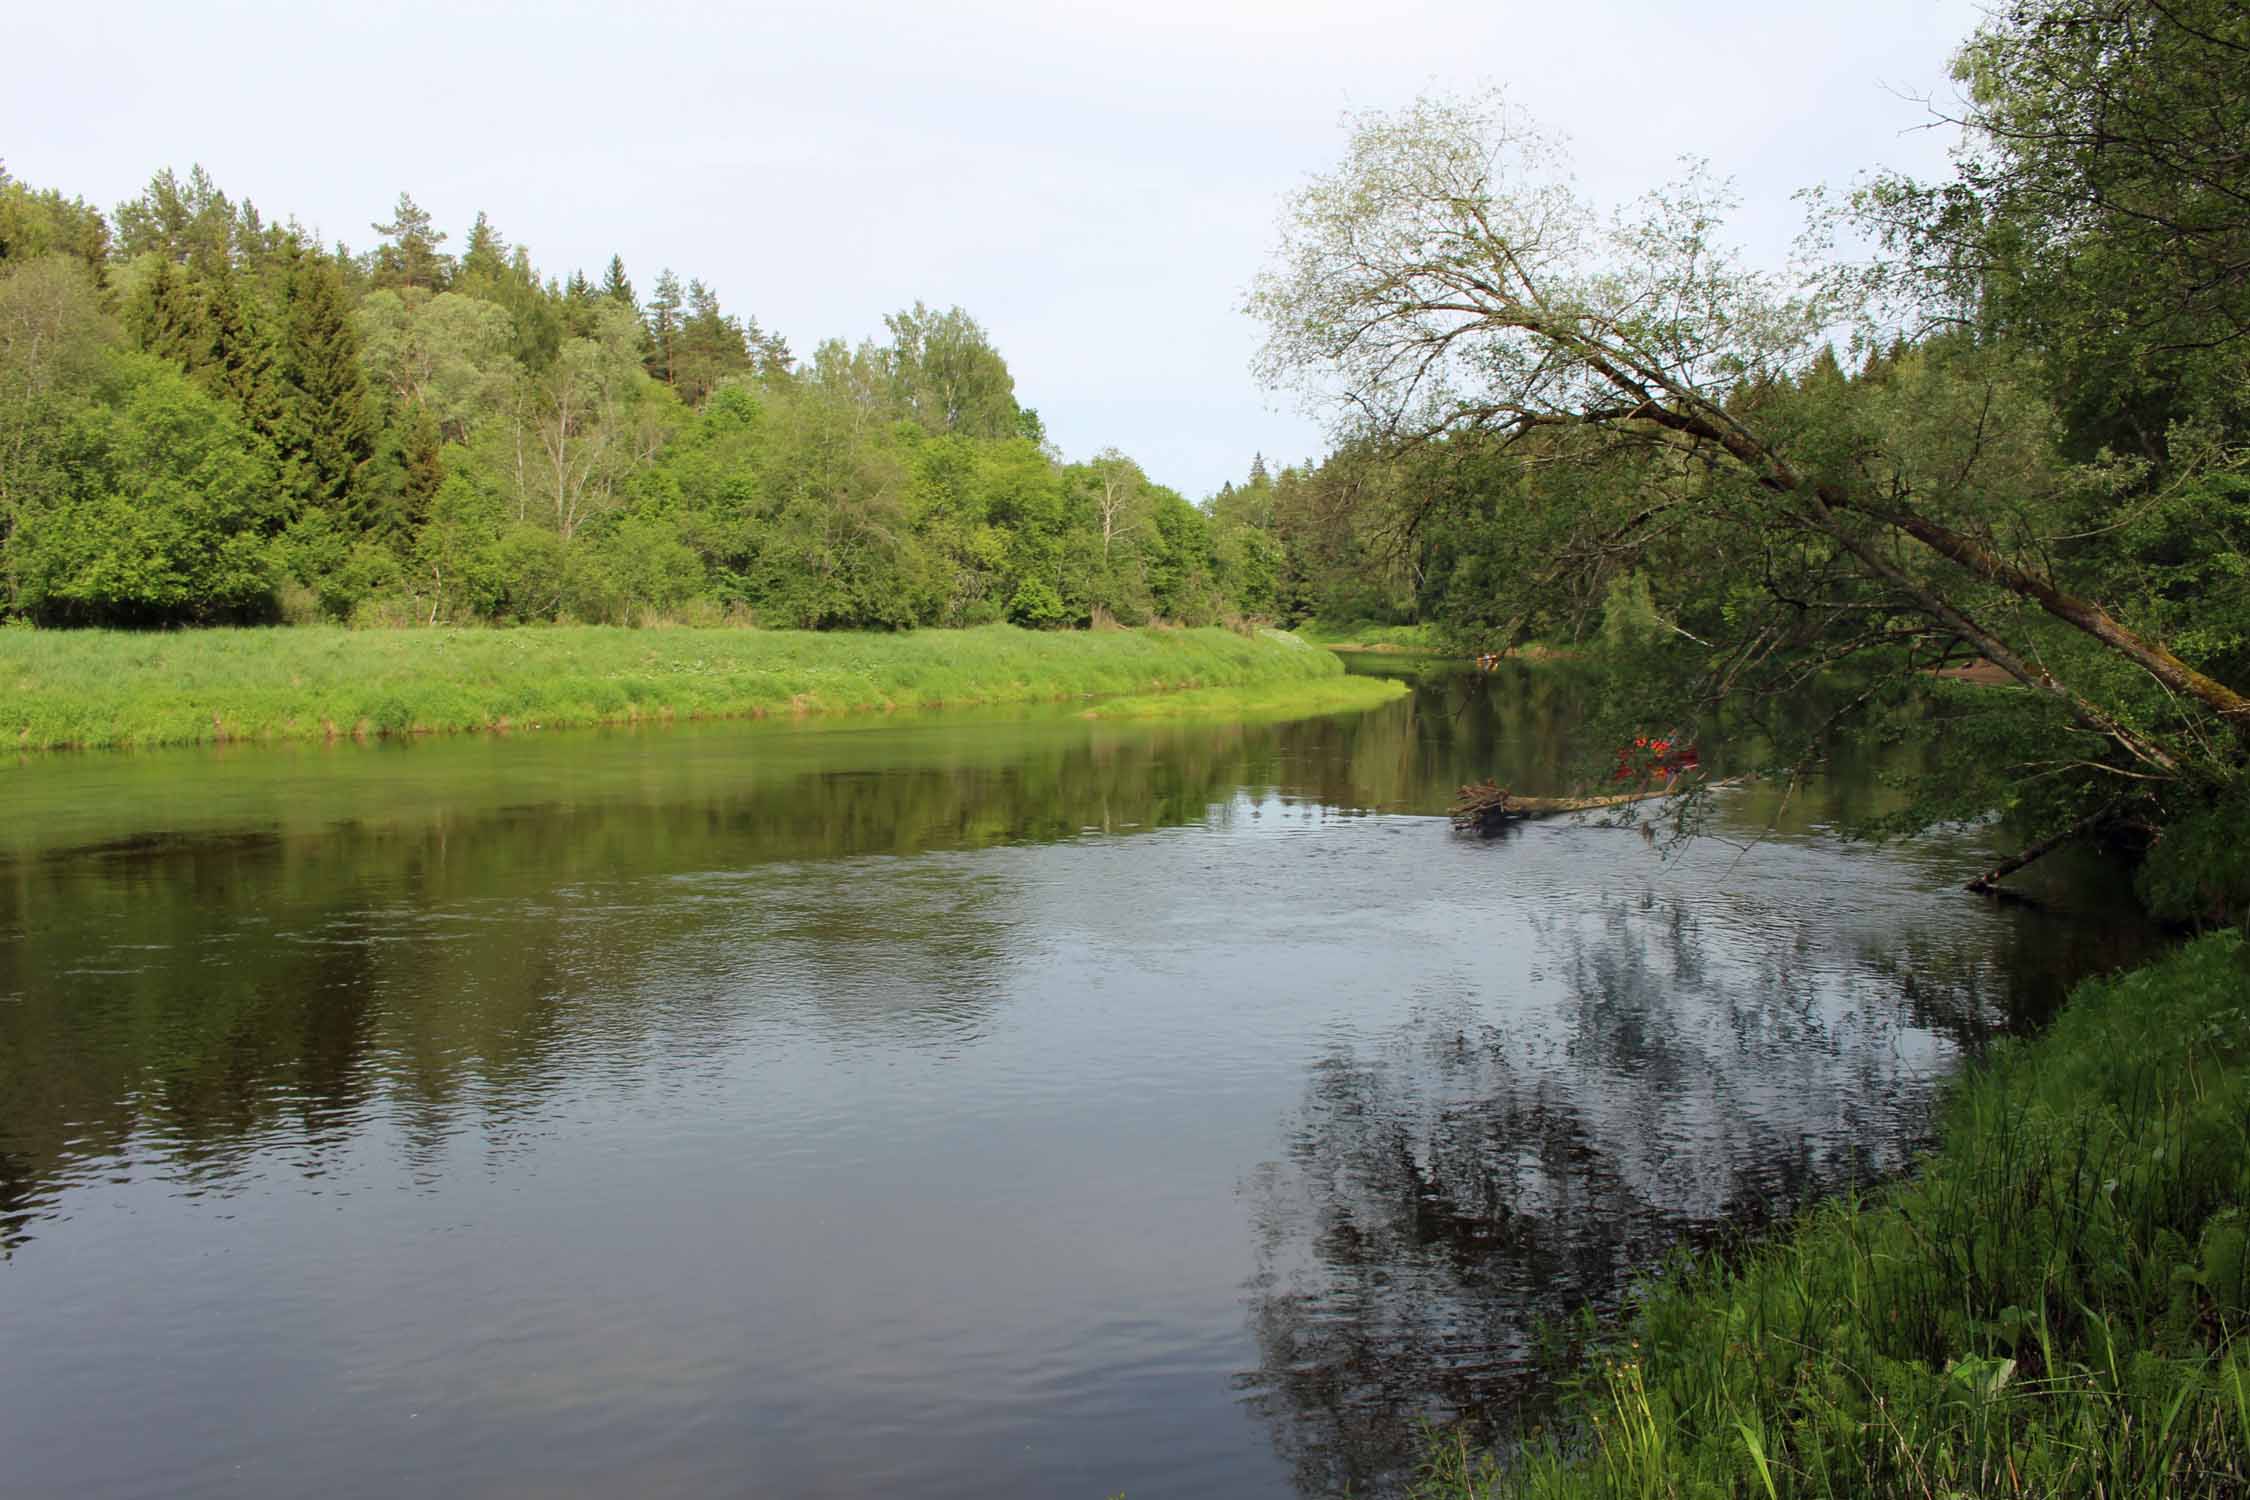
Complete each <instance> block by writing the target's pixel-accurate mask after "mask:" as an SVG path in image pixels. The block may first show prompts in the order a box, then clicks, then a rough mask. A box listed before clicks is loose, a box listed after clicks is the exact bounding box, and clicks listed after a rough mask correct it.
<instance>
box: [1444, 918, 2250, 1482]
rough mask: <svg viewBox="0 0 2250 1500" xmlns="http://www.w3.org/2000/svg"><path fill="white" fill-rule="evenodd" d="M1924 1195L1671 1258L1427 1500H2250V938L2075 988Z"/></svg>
mask: <svg viewBox="0 0 2250 1500" xmlns="http://www.w3.org/2000/svg"><path fill="white" fill-rule="evenodd" d="M1941 1139H1942V1144H1941V1145H1940V1147H1939V1149H1938V1150H1937V1151H1936V1153H1935V1154H1934V1155H1932V1156H1931V1157H1929V1158H1928V1159H1927V1160H1926V1161H1925V1162H1924V1163H1923V1165H1922V1167H1921V1170H1920V1171H1919V1172H1918V1173H1917V1174H1916V1175H1915V1176H1914V1177H1913V1178H1912V1179H1911V1180H1909V1181H1907V1182H1904V1183H1901V1184H1898V1185H1896V1186H1894V1187H1892V1188H1890V1189H1888V1190H1886V1191H1884V1192H1882V1193H1879V1194H1877V1195H1874V1196H1873V1197H1872V1198H1870V1199H1868V1200H1866V1201H1861V1202H1851V1201H1846V1202H1836V1203H1832V1204H1829V1205H1827V1206H1825V1207H1823V1208H1820V1209H1818V1210H1815V1211H1814V1212H1812V1213H1811V1214H1809V1215H1808V1216H1807V1217H1806V1218H1805V1219H1804V1220H1803V1221H1802V1222H1801V1223H1800V1224H1799V1225H1798V1226H1797V1227H1796V1228H1795V1230H1794V1232H1793V1233H1791V1234H1790V1235H1788V1236H1787V1237H1785V1238H1783V1239H1781V1240H1779V1241H1777V1242H1774V1243H1771V1244H1769V1245H1767V1246H1765V1247H1764V1248H1762V1249H1759V1250H1756V1251H1754V1252H1752V1253H1750V1254H1748V1255H1747V1257H1744V1258H1738V1259H1735V1260H1733V1261H1731V1262H1730V1261H1727V1260H1724V1259H1720V1258H1712V1257H1704V1258H1700V1259H1697V1258H1686V1257H1683V1258H1681V1259H1679V1260H1676V1261H1675V1262H1674V1263H1673V1264H1672V1265H1671V1266H1670V1267H1669V1268H1668V1269H1667V1270H1666V1271H1665V1272H1664V1273H1663V1274H1662V1275H1660V1276H1659V1277H1657V1278H1656V1279H1655V1281H1654V1282H1653V1283H1652V1284H1650V1285H1648V1286H1647V1287H1645V1288H1643V1290H1642V1293H1641V1295H1640V1296H1639V1297H1638V1298H1637V1299H1636V1306H1635V1311H1634V1312H1633V1314H1632V1315H1631V1317H1630V1319H1629V1320H1628V1321H1627V1322H1626V1323H1625V1324H1624V1325H1623V1326H1622V1328H1621V1329H1620V1330H1619V1331H1618V1333H1617V1335H1616V1337H1615V1338H1614V1339H1613V1340H1610V1341H1608V1342H1606V1343H1605V1344H1603V1345H1602V1346H1601V1347H1600V1349H1599V1351H1598V1353H1597V1354H1596V1355H1595V1356H1594V1357H1593V1358H1592V1359H1591V1360H1590V1361H1589V1362H1587V1363H1586V1364H1585V1365H1584V1367H1583V1368H1582V1369H1581V1370H1580V1371H1579V1373H1578V1374H1577V1376H1576V1378H1575V1380H1574V1382H1573V1383H1572V1384H1571V1386H1570V1388H1569V1390H1568V1392H1567V1394H1566V1397H1565V1409H1566V1411H1567V1412H1568V1413H1569V1414H1570V1418H1571V1420H1570V1421H1568V1422H1567V1423H1566V1424H1565V1427H1566V1434H1567V1435H1566V1436H1564V1437H1562V1438H1559V1439H1558V1438H1553V1437H1548V1438H1542V1439H1540V1440H1538V1441H1537V1442H1536V1443H1535V1444H1533V1445H1532V1446H1529V1447H1527V1448H1524V1449H1519V1450H1517V1451H1514V1452H1511V1453H1507V1454H1503V1455H1499V1456H1495V1455H1493V1454H1490V1453H1480V1452H1478V1451H1476V1450H1474V1449H1472V1448H1470V1447H1469V1446H1467V1445H1466V1444H1464V1443H1462V1442H1460V1441H1458V1440H1441V1441H1438V1442H1436V1443H1435V1444H1433V1446H1432V1449H1431V1451H1430V1455H1429V1462H1428V1466H1427V1469H1426V1472H1425V1474H1424V1476H1423V1479H1422V1482H1421V1484H1420V1485H1419V1487H1418V1491H1417V1492H1418V1493H1419V1494H1420V1495H1422V1496H1424V1497H1438V1496H1444V1497H1466V1496H1477V1497H1485V1496H1503V1495H1521V1496H1540V1497H1555V1500H1564V1497H1573V1500H1575V1497H1587V1496H1603V1497H1623V1496H1632V1497H1636V1500H1638V1497H1652V1496H1721V1495H1742V1496H1762V1497H1765V1500H1783V1497H1788V1496H1816V1495H1817V1496H1843V1495H1851V1496H1868V1495H1895V1496H1925V1497H1940V1496H1968V1495H1977V1496H1986V1495H2040V1496H2050V1495H2090V1496H2092V1495H2098V1496H2126V1495H2148V1496H2242V1495H2250V1337H2246V1334H2250V1261H2246V1257H2245V1243H2246V1235H2250V1217H2246V1214H2250V947H2246V945H2245V944H2244V943H2243V941H2242V940H2241V938H2240V937H2239V936H2238V935H2234V934H2227V935H2222V936H2216V937H2208V938H2204V939H2202V940H2201V941H2199V942H2197V943H2195V944H2194V945H2192V946H2190V947H2188V948H2186V949H2184V950H2182V951H2181V952H2179V953H2177V954H2176V955H2174V956H2172V957H2170V958H2168V959H2166V960H2164V961H2162V962H2159V963H2157V964H2154V965H2151V966H2150V967H2148V968H2145V969H2142V970H2139V971H2136V972H2134V973H2131V974H2128V975H2125V976H2123V977H2121V978H2117V979H2112V980H2105V981H2099V982H2093V983H2089V984H2086V985H2084V986H2082V987H2081V988H2080V989H2079V990H2078V991H2077V992H2076V993H2075V995H2074V996H2073V998H2072V1000H2071V1002H2070V1004H2069V1005H2068V1006H2067V1007H2066V1008H2065V1010H2064V1012H2063V1014H2062V1016H2061V1018H2060V1019H2059V1020H2058V1021H2057V1022H2056V1023H2055V1025H2054V1026H2053V1028H2052V1029H2051V1030H2049V1031H2048V1032H2047V1033H2045V1034H2044V1035H2043V1036H2041V1037H2039V1038H2037V1039H2035V1040H2032V1041H2029V1042H2025V1043H2016V1044H2010V1045H2008V1046H2006V1047H2005V1048H2003V1049H2002V1050H2001V1051H2000V1052H1999V1053H1998V1054H1997V1055H1996V1056H1995V1057H1994V1058H1993V1059H1992V1060H1991V1062H1990V1064H1989V1065H1988V1066H1984V1067H1981V1068H1979V1069H1978V1070H1976V1071H1975V1072H1974V1073H1973V1074H1972V1075H1971V1076H1969V1077H1968V1078H1967V1079H1965V1080H1964V1081H1963V1083H1962V1084H1961V1085H1960V1086H1959V1087H1958V1088H1957V1090H1956V1091H1955V1095H1954V1098H1953V1101H1952V1103H1951V1105H1950V1107H1949V1110H1948V1112H1947V1113H1946V1115H1945V1117H1944V1121H1943V1135H1942V1138H1941Z"/></svg>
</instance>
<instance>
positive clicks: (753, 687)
mask: <svg viewBox="0 0 2250 1500" xmlns="http://www.w3.org/2000/svg"><path fill="white" fill-rule="evenodd" d="M1342 673H1343V666H1342V663H1340V662H1339V661H1338V660H1337V659H1336V658H1335V657H1334V656H1333V655H1331V654H1330V653H1329V652H1327V651H1323V650H1320V649H1318V648H1316V647H1312V646H1309V645H1306V644H1304V643H1303V642H1301V641H1298V640H1295V639H1294V638H1292V637H1289V636H1287V635H1282V634H1279V633H1275V632H1266V633H1262V634H1260V635H1259V636H1257V637H1255V638H1251V637H1244V636H1240V635H1235V634H1233V633H1231V632H1229V631H1224V630H1116V631H1108V630H1105V631H1078V632H1059V631H1032V630H1018V629H1015V628H1013V627H1011V626H1005V625H994V626H985V627H982V628H979V629H974V630H920V631H909V632H903V633H899V634H846V633H824V632H812V631H780V630H775V631H767V630H685V629H682V630H625V629H615V628H610V627H606V626H555V627H546V628H535V629H521V630H396V631H391V630H369V631H352V630H343V629H338V628H332V627H320V626H297V627H286V628H275V629H254V630H195V631H177V632H168V633H148V634H136V633H126V632H116V631H49V630H5V631H0V744H8V745H14V746H17V747H20V748H26V749H61V748H71V747H95V746H155V745H190V744H207V743H213V742H217V741H225V740H318V739H326V738H334V737H339V736H345V735H362V736H366V735H385V734H439V733H453V732H459V731H464V730H478V729H501V728H517V729H521V728H550V729H551V728H560V727H563V726H565V725H580V724H611V723H629V722H633V721H636V720H643V719H674V718H677V719H702V718H729V717H753V716H763V715H768V714H828V713H855V712H867V711H881V710H886V709H894V708H927V707H938V706H945V705H961V704H998V703H1028V702H1041V701H1051V700H1056V699H1067V698H1077V697H1086V696H1105V697H1106V696H1111V695H1127V694H1147V693H1152V692H1169V691H1177V690H1181V689H1192V688H1249V687H1255V688H1258V689H1259V690H1261V691H1269V690H1275V689H1279V688H1281V687H1283V686H1285V685H1300V686H1301V685H1310V684H1320V685H1323V686H1326V685H1329V684H1330V683H1331V681H1332V680H1337V679H1340V678H1341V677H1342Z"/></svg>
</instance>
